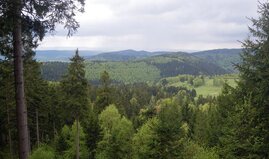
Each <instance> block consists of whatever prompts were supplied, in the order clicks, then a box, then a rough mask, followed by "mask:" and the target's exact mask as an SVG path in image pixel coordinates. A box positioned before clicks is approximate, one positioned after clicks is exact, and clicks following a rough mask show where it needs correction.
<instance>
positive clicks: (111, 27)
mask: <svg viewBox="0 0 269 159" xmlns="http://www.w3.org/2000/svg"><path fill="white" fill-rule="evenodd" d="M257 4H258V2H257V1H256V0H86V6H85V13H84V14H79V15H78V16H77V18H76V19H77V20H78V21H79V23H80V28H79V29H78V32H77V33H76V34H75V35H74V36H73V37H71V38H66V31H64V30H63V29H62V27H59V28H58V29H57V32H56V34H55V35H54V36H51V35H48V36H47V37H46V38H45V39H44V40H43V42H42V43H41V45H40V46H39V48H38V49H75V48H79V49H84V50H85V49H89V50H101V51H111V50H123V49H135V50H148V51H156V50H170V51H171V50H173V51H180V50H181V51H183V50H184V51H186V50H208V49H217V48H239V47H240V46H241V44H240V43H239V42H238V41H240V40H241V41H242V40H244V39H245V38H246V37H247V35H248V25H251V23H250V22H249V20H248V19H247V17H257Z"/></svg>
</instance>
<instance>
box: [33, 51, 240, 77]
mask: <svg viewBox="0 0 269 159" xmlns="http://www.w3.org/2000/svg"><path fill="white" fill-rule="evenodd" d="M74 52H75V51H74V50H38V51H36V59H37V60H38V61H42V62H47V61H62V62H67V61H69V58H71V57H72V56H73V55H74ZM79 52H80V55H81V56H82V57H84V58H85V59H86V60H89V61H133V60H142V59H146V58H149V57H153V56H157V55H165V54H178V52H169V51H157V52H149V51H144V50H141V51H136V50H131V49H129V50H122V51H112V52H98V51H91V50H80V51H79ZM241 52H242V49H215V50H207V51H199V52H194V53H186V54H191V55H193V56H196V57H198V58H201V59H204V60H206V61H207V62H209V63H214V64H216V65H218V66H220V67H222V68H224V69H225V70H226V71H228V72H230V73H232V72H236V69H235V67H234V65H235V64H238V63H239V62H240V53H241ZM181 53H183V52H181Z"/></svg>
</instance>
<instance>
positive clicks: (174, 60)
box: [42, 52, 227, 83]
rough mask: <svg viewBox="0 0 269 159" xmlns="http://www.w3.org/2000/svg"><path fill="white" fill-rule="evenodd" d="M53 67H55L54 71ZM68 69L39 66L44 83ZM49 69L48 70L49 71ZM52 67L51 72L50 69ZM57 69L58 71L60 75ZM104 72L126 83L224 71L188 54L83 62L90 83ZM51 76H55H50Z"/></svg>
mask: <svg viewBox="0 0 269 159" xmlns="http://www.w3.org/2000/svg"><path fill="white" fill-rule="evenodd" d="M53 66H55V67H54V68H53ZM63 66H65V67H67V65H66V64H65V65H59V64H58V63H55V62H54V63H47V64H43V65H42V67H43V68H42V73H43V75H44V76H45V77H44V78H45V79H49V78H50V79H51V80H55V79H57V78H58V77H59V75H60V73H61V72H62V73H64V70H65V69H66V68H63ZM48 67H49V68H48ZM51 67H52V68H51ZM59 69H60V70H61V71H59ZM104 70H106V71H107V72H108V73H109V74H110V77H111V79H112V80H114V81H121V82H125V83H134V82H154V81H157V80H159V79H160V78H162V77H170V76H177V75H178V74H190V75H201V74H203V75H219V74H226V73H227V71H226V70H224V69H222V68H221V67H219V66H217V65H215V64H212V63H209V62H207V61H205V60H203V59H200V58H198V57H195V56H193V55H191V54H188V53H182V52H178V53H172V54H163V55H157V56H152V57H147V58H144V59H140V60H132V61H128V62H126V61H91V60H87V61H86V77H87V79H89V80H91V81H95V80H99V78H100V74H101V73H102V72H103V71H104ZM47 71H53V72H57V78H52V77H50V76H48V75H50V74H51V73H49V72H47ZM53 74H54V73H53Z"/></svg>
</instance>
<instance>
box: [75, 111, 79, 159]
mask: <svg viewBox="0 0 269 159" xmlns="http://www.w3.org/2000/svg"><path fill="white" fill-rule="evenodd" d="M76 122H77V124H76V125H77V133H76V159H79V125H78V124H79V118H78V116H77V117H76Z"/></svg>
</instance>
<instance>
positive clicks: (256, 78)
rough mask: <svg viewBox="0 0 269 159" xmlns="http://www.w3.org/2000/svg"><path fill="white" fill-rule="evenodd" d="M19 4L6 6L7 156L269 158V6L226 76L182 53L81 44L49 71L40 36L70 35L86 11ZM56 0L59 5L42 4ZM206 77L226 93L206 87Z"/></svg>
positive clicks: (0, 75) (2, 63)
mask: <svg viewBox="0 0 269 159" xmlns="http://www.w3.org/2000/svg"><path fill="white" fill-rule="evenodd" d="M15 2H16V3H15ZM20 2H21V1H20V0H14V2H13V1H12V2H10V1H8V0H3V1H1V2H0V30H1V32H0V39H1V41H0V53H1V56H2V57H3V58H1V59H0V158H3V159H15V158H20V159H26V158H30V159H53V158H56V159H73V158H76V159H78V158H81V159H89V158H91V159H93V158H96V159H127V158H133V159H150V158H152V159H219V158H223V159H237V158H238V159H267V158H269V25H268V24H269V18H268V17H269V3H268V2H267V3H260V4H259V10H258V13H259V14H260V16H259V17H258V18H257V19H251V21H252V22H253V27H250V37H249V38H248V39H246V40H245V41H244V42H242V54H241V57H240V61H241V62H240V63H238V64H237V65H236V66H235V67H236V69H237V71H238V74H236V75H222V76H217V75H219V74H226V73H228V72H226V71H225V69H224V68H220V67H218V66H217V65H212V64H209V63H204V62H202V60H201V59H199V58H193V57H192V56H189V55H186V54H183V55H182V54H181V53H177V54H167V55H163V56H161V55H158V56H154V57H151V58H150V59H142V60H138V61H134V62H132V63H128V62H120V63H119V62H117V63H115V62H106V63H105V62H103V61H98V62H96V61H95V62H94V61H87V60H85V59H84V58H83V57H82V56H80V55H79V50H76V51H74V56H73V57H72V58H71V59H70V62H69V63H61V62H55V63H53V66H51V67H50V64H51V63H41V62H38V61H36V60H35V52H34V51H33V50H34V48H35V47H37V41H39V40H42V38H43V37H44V36H45V34H46V33H47V32H49V31H53V30H54V29H55V23H56V22H60V23H64V24H65V26H66V28H67V29H68V31H69V32H68V34H69V35H72V34H73V32H74V31H75V30H76V28H77V27H78V24H77V23H76V22H75V21H74V19H73V17H74V15H73V14H72V12H73V10H72V9H78V11H82V10H80V9H79V7H74V6H75V5H77V4H81V5H82V7H83V5H84V1H83V0H77V1H76V3H69V2H63V1H56V0H51V1H46V2H47V3H41V1H39V2H37V1H25V4H24V3H20ZM42 2H43V1H42ZM72 2H73V1H72ZM50 3H53V4H58V5H59V6H58V8H57V7H56V8H53V7H48V8H47V7H44V6H46V5H49V6H50V5H51V4H50ZM10 5H11V6H12V7H13V8H14V7H15V9H14V10H15V11H13V10H10ZM56 6H57V5H56ZM31 7H32V10H31ZM21 8H23V9H29V8H30V9H29V11H32V13H31V15H35V17H34V18H33V17H31V16H29V17H27V15H28V14H26V15H21V14H18V13H20V11H21V10H20V9H21ZM33 10H35V11H33ZM68 10H69V11H70V10H72V12H68ZM36 11H38V12H36ZM64 11H66V12H64ZM11 13H14V14H11ZM23 13H24V12H23ZM63 13H64V14H63ZM29 14H30V13H29ZM51 14H55V15H53V17H58V18H56V19H55V18H52V17H50V16H49V15H51ZM17 16H21V18H17ZM9 18H12V20H11V21H10V20H8V19H9ZM27 18H28V19H27ZM18 19H19V20H18ZM46 20H48V21H46ZM44 21H46V23H45V22H44ZM43 22H44V23H43ZM8 26H12V27H13V29H12V27H8ZM19 26H21V28H20V27H19ZM10 28H11V29H10ZM22 28H23V31H18V30H16V29H19V30H20V29H22ZM18 37H19V38H18ZM18 39H20V40H18ZM12 42H14V44H13V43H12ZM19 44H21V46H22V47H23V48H24V49H23V50H20V49H18V48H19V47H18V46H20V45H19ZM11 52H14V54H11ZM19 53H23V54H19ZM178 54H180V55H181V56H180V58H179V56H178ZM181 57H184V58H183V59H182V58H181ZM189 59H191V62H190V61H188V60H189ZM20 60H21V63H20ZM186 60H187V61H188V62H185V61H186ZM167 63H168V64H167ZM44 65H48V67H46V70H44ZM55 65H57V67H58V68H61V69H59V70H60V71H61V72H62V73H60V72H57V71H58V70H57V69H53V68H55ZM98 65H100V67H98V68H97V66H98ZM194 66H195V67H194ZM209 66H215V68H209V69H208V67H209ZM113 67H117V69H118V70H121V71H119V72H121V73H122V74H119V72H112V71H111V70H113V69H112V68H113ZM125 67H128V68H129V69H127V70H125V69H124V68H125ZM22 68H23V69H22ZM96 69H99V70H98V71H94V70H96ZM175 70H176V71H175ZM44 71H46V72H47V74H44ZM128 71H129V73H130V72H133V74H134V75H133V76H132V75H130V74H129V73H126V72H128ZM48 72H52V73H51V74H49V73H48ZM125 73H126V74H125ZM59 74H61V75H60V76H59ZM44 75H45V76H44ZM134 76H138V77H137V78H138V79H140V80H137V79H133V78H132V77H134ZM21 77H23V78H21ZM112 77H113V78H112ZM117 78H118V79H117ZM231 79H232V81H231ZM229 80H230V81H229ZM209 83H211V85H210V86H211V87H214V88H215V87H217V88H219V90H220V91H219V92H218V93H216V94H210V93H204V92H203V90H204V89H207V87H209ZM21 88H22V89H21ZM208 89H209V88H208ZM14 97H16V98H14ZM24 105H25V106H26V108H27V109H20V108H24Z"/></svg>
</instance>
